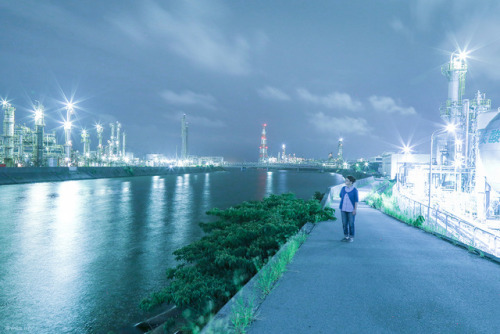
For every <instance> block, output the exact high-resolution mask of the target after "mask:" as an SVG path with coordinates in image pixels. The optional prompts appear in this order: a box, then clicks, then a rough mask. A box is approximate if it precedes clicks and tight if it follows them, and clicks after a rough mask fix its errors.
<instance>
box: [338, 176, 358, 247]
mask: <svg viewBox="0 0 500 334" xmlns="http://www.w3.org/2000/svg"><path fill="white" fill-rule="evenodd" d="M354 182H356V179H355V178H354V176H351V175H349V176H347V177H346V178H345V186H343V187H342V189H341V190H340V206H339V208H340V215H341V217H342V226H343V227H344V239H342V240H341V241H343V242H353V241H354V218H355V217H356V211H357V209H358V189H356V188H355V187H354Z"/></svg>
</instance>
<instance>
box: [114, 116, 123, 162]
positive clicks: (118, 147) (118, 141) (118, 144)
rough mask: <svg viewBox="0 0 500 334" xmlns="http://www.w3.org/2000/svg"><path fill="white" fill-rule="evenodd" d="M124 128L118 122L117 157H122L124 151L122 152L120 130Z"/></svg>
mask: <svg viewBox="0 0 500 334" xmlns="http://www.w3.org/2000/svg"><path fill="white" fill-rule="evenodd" d="M121 128H122V125H121V124H120V123H119V122H116V137H115V138H116V143H115V144H116V145H115V148H116V155H117V156H120V155H121V153H122V151H121V150H120V130H121Z"/></svg>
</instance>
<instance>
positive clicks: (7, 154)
mask: <svg viewBox="0 0 500 334" xmlns="http://www.w3.org/2000/svg"><path fill="white" fill-rule="evenodd" d="M2 107H3V110H4V111H5V116H4V119H3V138H4V139H3V150H4V163H5V165H6V166H7V167H14V112H15V111H16V108H14V107H13V106H12V105H11V104H10V103H8V102H7V101H2Z"/></svg>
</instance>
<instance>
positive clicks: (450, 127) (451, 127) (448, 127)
mask: <svg viewBox="0 0 500 334" xmlns="http://www.w3.org/2000/svg"><path fill="white" fill-rule="evenodd" d="M445 130H446V131H447V132H450V133H455V131H456V130H457V125H456V124H453V123H450V124H448V125H446V127H445Z"/></svg>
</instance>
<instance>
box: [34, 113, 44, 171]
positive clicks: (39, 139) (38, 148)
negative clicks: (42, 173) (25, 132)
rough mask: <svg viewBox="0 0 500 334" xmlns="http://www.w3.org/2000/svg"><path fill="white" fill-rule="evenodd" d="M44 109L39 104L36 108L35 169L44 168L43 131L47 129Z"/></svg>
mask: <svg viewBox="0 0 500 334" xmlns="http://www.w3.org/2000/svg"><path fill="white" fill-rule="evenodd" d="M43 112H44V107H43V105H41V104H40V103H37V106H36V107H35V138H36V139H35V145H34V147H33V162H34V163H35V167H42V166H43V149H44V147H43V130H44V127H45V118H44V113H43Z"/></svg>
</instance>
